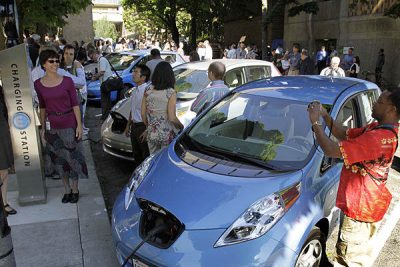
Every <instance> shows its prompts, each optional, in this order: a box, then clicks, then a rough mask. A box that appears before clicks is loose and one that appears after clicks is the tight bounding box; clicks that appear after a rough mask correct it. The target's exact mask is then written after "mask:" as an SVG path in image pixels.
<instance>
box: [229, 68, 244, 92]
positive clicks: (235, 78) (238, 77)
mask: <svg viewBox="0 0 400 267" xmlns="http://www.w3.org/2000/svg"><path fill="white" fill-rule="evenodd" d="M225 83H226V84H227V85H228V87H229V88H230V89H231V88H236V87H238V86H239V85H242V84H244V77H243V69H242V68H236V69H233V70H230V71H228V72H227V73H226V74H225Z"/></svg>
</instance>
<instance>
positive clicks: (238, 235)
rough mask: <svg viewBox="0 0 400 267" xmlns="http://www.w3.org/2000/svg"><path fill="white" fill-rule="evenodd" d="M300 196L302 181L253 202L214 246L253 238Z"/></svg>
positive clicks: (263, 231)
mask: <svg viewBox="0 0 400 267" xmlns="http://www.w3.org/2000/svg"><path fill="white" fill-rule="evenodd" d="M299 196H300V182H299V183H297V184H295V185H293V186H291V187H289V188H287V189H284V190H282V191H280V192H277V193H273V194H271V195H269V196H266V197H264V198H262V199H260V200H258V201H256V202H255V203H253V204H252V205H251V206H250V207H249V208H248V209H247V210H246V211H245V212H244V213H243V214H242V215H241V216H240V217H239V218H238V219H237V220H236V221H235V222H234V223H233V224H232V225H231V226H230V227H229V228H228V229H227V230H226V231H225V232H224V233H223V234H222V236H221V237H220V238H219V239H218V241H217V242H216V243H215V245H214V247H221V246H227V245H232V244H237V243H240V242H244V241H248V240H252V239H255V238H258V237H260V236H262V235H264V234H265V233H266V232H267V231H268V230H269V229H271V227H272V226H274V225H275V224H276V223H277V222H278V221H279V220H280V219H281V218H282V216H283V215H284V214H285V213H286V211H287V210H288V209H289V208H290V207H291V206H292V205H293V204H294V203H295V201H296V200H297V199H298V198H299Z"/></svg>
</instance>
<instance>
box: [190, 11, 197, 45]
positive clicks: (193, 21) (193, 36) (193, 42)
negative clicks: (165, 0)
mask: <svg viewBox="0 0 400 267" xmlns="http://www.w3.org/2000/svg"><path fill="white" fill-rule="evenodd" d="M191 16H192V19H191V20H190V35H191V37H190V47H191V49H196V43H197V23H196V20H197V15H196V14H191Z"/></svg>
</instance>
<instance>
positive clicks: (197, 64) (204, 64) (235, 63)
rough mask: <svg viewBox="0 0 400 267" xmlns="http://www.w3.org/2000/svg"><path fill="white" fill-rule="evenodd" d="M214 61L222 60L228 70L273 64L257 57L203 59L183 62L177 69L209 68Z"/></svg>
mask: <svg viewBox="0 0 400 267" xmlns="http://www.w3.org/2000/svg"><path fill="white" fill-rule="evenodd" d="M213 62H221V63H223V64H224V65H225V68H226V69H227V70H229V69H231V68H234V67H240V66H260V65H264V66H272V65H273V64H272V63H271V62H268V61H265V60H256V59H211V60H202V61H194V62H188V63H184V64H181V65H179V66H176V67H175V68H176V69H182V68H184V69H197V70H207V69H208V66H210V64H211V63H213Z"/></svg>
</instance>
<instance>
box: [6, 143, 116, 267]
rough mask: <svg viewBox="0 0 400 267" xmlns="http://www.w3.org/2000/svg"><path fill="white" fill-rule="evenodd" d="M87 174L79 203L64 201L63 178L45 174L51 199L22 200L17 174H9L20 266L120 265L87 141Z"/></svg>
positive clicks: (12, 229)
mask: <svg viewBox="0 0 400 267" xmlns="http://www.w3.org/2000/svg"><path fill="white" fill-rule="evenodd" d="M84 150H85V155H86V161H87V165H88V170H89V179H86V180H84V179H82V180H80V181H79V191H80V199H79V202H78V203H77V204H71V203H68V204H62V203H61V198H62V196H63V194H64V187H63V185H62V182H61V180H51V179H47V180H46V184H47V190H48V191H47V203H46V204H40V205H31V206H23V207H21V206H19V205H18V200H17V198H18V192H17V190H18V187H17V184H16V177H15V175H10V177H9V181H10V183H9V184H10V185H9V197H8V198H9V203H10V205H11V206H12V207H14V208H15V209H16V210H17V211H18V213H17V214H16V215H13V216H8V223H9V225H10V226H11V235H12V239H13V245H14V254H15V258H16V263H17V267H36V266H37V267H39V266H40V267H47V266H49V267H50V266H51V267H65V266H70V267H80V266H82V267H91V266H93V267H95V266H96V267H98V266H105V267H114V266H119V265H118V262H117V259H116V256H115V250H114V246H113V244H112V241H111V231H110V223H109V221H108V216H107V211H106V209H105V205H104V199H103V195H102V193H101V189H100V185H99V182H98V179H97V176H96V171H95V167H94V163H93V158H92V154H91V151H90V144H89V143H88V142H84Z"/></svg>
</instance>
